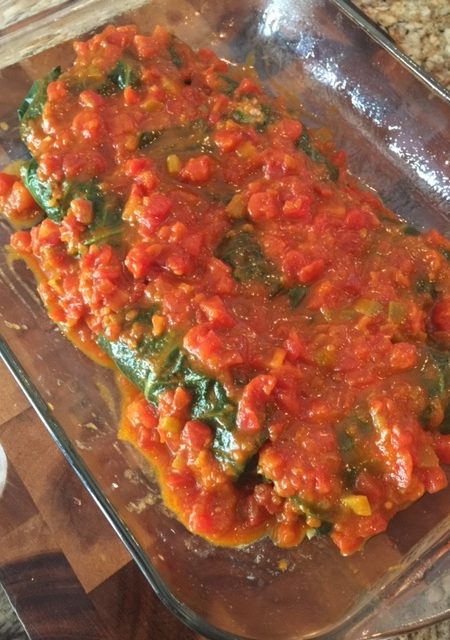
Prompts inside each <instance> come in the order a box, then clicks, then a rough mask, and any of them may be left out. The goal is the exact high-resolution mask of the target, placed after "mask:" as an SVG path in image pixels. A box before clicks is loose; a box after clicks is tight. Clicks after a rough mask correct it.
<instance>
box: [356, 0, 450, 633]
mask: <svg viewBox="0 0 450 640" xmlns="http://www.w3.org/2000/svg"><path fill="white" fill-rule="evenodd" d="M353 2H354V4H355V5H356V6H358V7H359V8H360V9H362V10H363V11H364V12H365V13H367V15H368V16H370V17H371V18H372V20H373V21H374V22H376V23H377V24H379V25H381V26H382V27H383V28H384V29H385V30H386V31H387V32H388V34H389V35H390V36H391V38H392V39H393V40H394V42H395V43H396V44H397V45H398V47H399V48H400V49H402V50H403V51H404V52H405V53H406V54H407V55H409V56H410V57H411V58H412V59H413V60H414V61H415V62H417V64H419V65H420V66H421V67H423V68H424V69H425V71H428V73H430V74H431V75H432V76H433V77H434V78H435V79H436V80H438V81H439V82H440V83H441V84H442V85H444V86H445V87H447V89H450V0H353ZM447 637H448V638H450V635H449V636H447Z"/></svg>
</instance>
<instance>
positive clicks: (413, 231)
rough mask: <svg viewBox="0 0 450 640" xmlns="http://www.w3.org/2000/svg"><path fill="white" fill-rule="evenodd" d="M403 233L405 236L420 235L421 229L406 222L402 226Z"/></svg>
mask: <svg viewBox="0 0 450 640" xmlns="http://www.w3.org/2000/svg"><path fill="white" fill-rule="evenodd" d="M402 233H403V235H405V236H418V235H420V231H419V229H417V228H416V227H414V226H413V225H412V224H405V225H404V226H403V227H402Z"/></svg>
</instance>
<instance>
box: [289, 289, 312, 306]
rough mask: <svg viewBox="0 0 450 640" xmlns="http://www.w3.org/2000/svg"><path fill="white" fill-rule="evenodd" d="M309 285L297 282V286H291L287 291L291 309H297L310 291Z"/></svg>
mask: <svg viewBox="0 0 450 640" xmlns="http://www.w3.org/2000/svg"><path fill="white" fill-rule="evenodd" d="M308 289H309V287H308V286H307V285H305V284H297V285H295V287H291V288H290V289H289V290H288V292H287V297H288V300H289V306H290V307H291V309H296V308H297V307H298V305H299V304H300V302H301V301H302V300H303V298H304V297H305V296H306V294H307V293H308Z"/></svg>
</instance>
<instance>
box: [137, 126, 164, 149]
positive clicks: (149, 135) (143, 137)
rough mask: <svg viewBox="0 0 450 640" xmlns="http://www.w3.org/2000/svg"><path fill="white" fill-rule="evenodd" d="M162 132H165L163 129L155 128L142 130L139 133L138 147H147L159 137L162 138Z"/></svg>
mask: <svg viewBox="0 0 450 640" xmlns="http://www.w3.org/2000/svg"><path fill="white" fill-rule="evenodd" d="M162 134H163V132H162V130H161V129H155V130H153V131H142V133H140V134H139V139H138V149H145V148H146V147H149V146H150V145H151V144H153V143H154V142H156V140H158V138H160V137H161V136H162Z"/></svg>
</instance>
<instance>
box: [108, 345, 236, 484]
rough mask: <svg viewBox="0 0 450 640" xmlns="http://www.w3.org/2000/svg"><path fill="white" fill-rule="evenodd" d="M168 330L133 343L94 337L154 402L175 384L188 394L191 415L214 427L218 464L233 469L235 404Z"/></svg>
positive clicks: (156, 402) (126, 374) (219, 384)
mask: <svg viewBox="0 0 450 640" xmlns="http://www.w3.org/2000/svg"><path fill="white" fill-rule="evenodd" d="M178 342H179V340H178V339H177V337H176V336H174V335H172V334H171V333H169V332H168V333H166V334H164V335H163V336H162V337H160V338H153V337H151V336H145V337H144V338H142V339H141V341H140V342H139V343H138V344H137V345H136V346H130V344H129V342H128V341H126V340H124V339H123V338H119V339H118V340H113V341H112V340H108V339H107V338H105V337H104V336H99V337H98V338H97V343H98V345H99V346H100V348H101V349H102V350H103V351H105V353H107V354H108V355H109V357H110V358H111V359H112V360H113V361H114V362H115V364H116V365H117V367H118V369H119V370H120V371H121V372H122V373H123V374H124V375H125V376H126V377H127V378H128V379H129V380H130V381H131V382H132V383H133V384H135V385H136V386H137V387H138V388H139V389H140V390H141V391H142V392H143V393H144V395H145V397H146V399H147V400H148V401H149V402H150V403H152V404H153V405H155V406H157V404H158V398H159V396H160V394H161V393H162V392H164V391H166V390H168V389H175V388H176V387H178V386H182V387H184V388H185V389H186V390H187V391H189V393H190V395H191V399H192V400H191V418H192V419H195V420H201V421H202V422H205V423H206V424H208V425H209V426H210V427H211V428H212V429H213V430H214V444H213V447H212V449H213V452H214V454H215V455H216V457H217V459H218V460H219V462H221V464H223V465H224V466H226V468H227V469H231V470H232V471H234V472H235V473H238V472H239V471H240V470H239V469H237V467H236V465H235V463H234V460H233V457H232V452H233V451H234V450H235V449H236V448H237V443H236V440H235V436H234V434H233V432H234V429H235V422H236V404H235V403H234V402H233V401H232V400H231V399H230V398H229V397H228V395H227V393H226V391H225V388H224V387H223V385H222V384H221V383H220V382H219V381H218V380H215V379H214V378H211V377H209V376H207V375H205V374H203V373H201V372H199V371H196V370H195V369H194V368H193V367H192V366H191V365H190V363H189V361H188V358H187V356H186V354H185V353H184V352H183V350H182V349H181V348H180V347H179V344H178Z"/></svg>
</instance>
